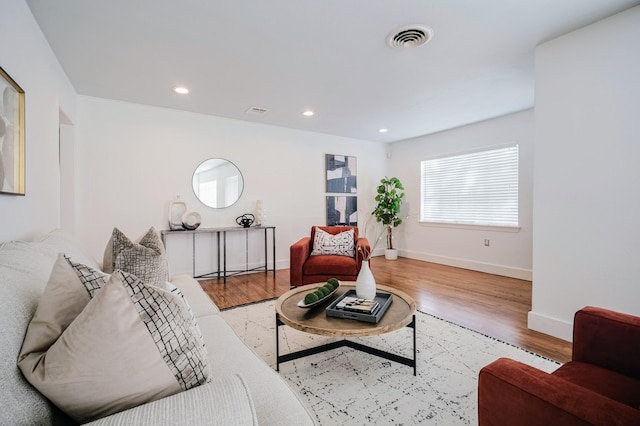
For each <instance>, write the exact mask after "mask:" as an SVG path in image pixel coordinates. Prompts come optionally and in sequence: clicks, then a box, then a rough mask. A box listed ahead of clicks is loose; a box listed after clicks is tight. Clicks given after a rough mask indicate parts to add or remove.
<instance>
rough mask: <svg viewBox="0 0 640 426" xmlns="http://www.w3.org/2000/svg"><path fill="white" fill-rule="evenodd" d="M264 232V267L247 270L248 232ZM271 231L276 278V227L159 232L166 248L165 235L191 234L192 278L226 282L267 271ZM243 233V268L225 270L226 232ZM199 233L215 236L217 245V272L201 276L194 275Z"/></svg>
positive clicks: (274, 275) (274, 274)
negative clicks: (211, 278) (241, 276)
mask: <svg viewBox="0 0 640 426" xmlns="http://www.w3.org/2000/svg"><path fill="white" fill-rule="evenodd" d="M259 229H262V230H264V265H261V266H257V267H255V268H249V231H253V230H259ZM269 229H270V230H271V237H272V240H271V241H272V243H271V244H272V261H273V278H275V277H276V227H275V226H251V227H249V228H242V227H224V228H199V229H196V230H193V231H188V230H175V231H167V230H164V231H162V232H161V236H162V241H163V243H164V244H165V246H166V241H165V235H167V234H174V233H175V234H192V251H191V262H192V268H193V273H192V276H193V278H207V277H211V276H214V275H215V276H217V277H218V279H220V277H222V279H223V281H224V282H225V283H226V282H227V277H231V276H233V275H238V274H242V273H246V272H252V271H265V272H267V271H269V256H268V252H269V251H268V238H267V230H269ZM238 231H245V268H244V269H240V270H227V232H238ZM201 233H209V234H213V233H215V234H216V241H217V245H218V249H217V270H216V271H213V272H208V273H205V274H201V275H196V234H201ZM220 234H222V270H220Z"/></svg>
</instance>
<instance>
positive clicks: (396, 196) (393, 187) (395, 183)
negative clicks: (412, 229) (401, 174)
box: [371, 176, 404, 249]
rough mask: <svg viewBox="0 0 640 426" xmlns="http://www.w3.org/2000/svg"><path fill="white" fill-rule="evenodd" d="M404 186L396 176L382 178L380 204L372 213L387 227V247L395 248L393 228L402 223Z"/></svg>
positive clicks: (378, 200) (379, 189)
mask: <svg viewBox="0 0 640 426" xmlns="http://www.w3.org/2000/svg"><path fill="white" fill-rule="evenodd" d="M400 191H404V187H403V186H402V183H401V182H400V180H399V179H398V178H396V177H392V178H388V177H386V176H385V177H384V179H380V185H379V186H378V188H377V192H378V194H377V195H376V201H377V202H378V205H377V206H376V208H375V209H374V210H373V212H372V213H371V214H372V215H374V216H375V217H376V220H377V221H378V222H381V223H382V225H384V226H385V227H386V228H387V248H388V249H392V248H393V234H392V231H393V228H395V227H396V226H398V225H400V224H401V223H402V219H401V218H400V205H401V204H402V201H403V199H404V192H400Z"/></svg>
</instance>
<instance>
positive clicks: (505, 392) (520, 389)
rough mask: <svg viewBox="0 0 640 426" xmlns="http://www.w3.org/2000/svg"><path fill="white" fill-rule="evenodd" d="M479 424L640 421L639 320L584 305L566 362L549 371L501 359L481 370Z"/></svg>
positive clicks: (496, 425)
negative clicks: (571, 351)
mask: <svg viewBox="0 0 640 426" xmlns="http://www.w3.org/2000/svg"><path fill="white" fill-rule="evenodd" d="M478 421H479V425H480V426H489V425H491V426H499V425H519V426H523V425H524V426H526V425H554V426H555V425H607V426H611V425H640V318H639V317H636V316H633V315H627V314H622V313H617V312H613V311H609V310H606V309H602V308H595V307H586V308H584V309H581V310H580V311H578V312H577V313H576V315H575V318H574V323H573V355H572V359H571V361H570V362H568V363H566V364H564V365H563V366H562V367H560V368H558V369H557V370H556V371H554V372H553V373H551V374H547V373H545V372H542V371H540V370H538V369H536V368H533V367H530V366H528V365H525V364H522V363H519V362H517V361H513V360H510V359H506V358H501V359H499V360H497V361H495V362H493V363H491V364H489V365H487V366H485V367H484V368H483V369H482V370H480V376H479V381H478Z"/></svg>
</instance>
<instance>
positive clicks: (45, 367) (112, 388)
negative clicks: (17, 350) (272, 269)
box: [18, 270, 211, 423]
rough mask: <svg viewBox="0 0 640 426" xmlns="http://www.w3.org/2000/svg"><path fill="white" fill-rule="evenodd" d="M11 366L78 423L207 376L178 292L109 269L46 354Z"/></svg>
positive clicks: (191, 384)
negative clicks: (105, 277)
mask: <svg viewBox="0 0 640 426" xmlns="http://www.w3.org/2000/svg"><path fill="white" fill-rule="evenodd" d="M36 355H38V356H31V357H26V358H24V359H22V360H21V361H20V362H19V363H18V366H19V367H20V369H21V371H22V373H23V374H24V376H25V377H26V378H27V380H29V381H30V382H31V384H32V385H33V386H35V387H36V388H37V389H38V390H39V391H40V392H41V393H42V394H43V395H45V396H46V397H47V398H49V399H50V400H51V401H52V402H53V403H54V404H55V405H57V406H58V407H59V408H60V409H61V410H62V411H64V412H66V413H67V414H68V415H69V416H71V417H72V418H73V419H75V420H76V421H78V422H81V423H84V422H88V421H91V420H95V419H98V418H101V417H104V416H107V415H109V414H112V413H115V412H118V411H122V410H125V409H128V408H131V407H134V406H137V405H140V404H143V403H146V402H149V401H154V400H157V399H160V398H164V397H166V396H169V395H173V394H175V393H178V392H180V391H183V390H186V389H190V388H192V387H194V386H198V385H200V384H203V383H205V382H207V381H209V378H210V376H211V370H210V367H209V364H208V361H207V353H206V348H205V347H204V345H203V343H202V339H201V337H200V335H199V331H198V330H197V329H196V327H195V326H194V321H193V318H192V317H191V315H190V313H189V310H188V308H187V306H186V305H185V303H184V302H183V299H182V297H181V295H179V294H176V293H175V292H172V291H170V290H167V289H164V288H161V287H156V286H152V285H148V284H146V283H144V282H143V281H142V280H140V279H138V278H136V277H135V276H133V275H131V274H127V273H126V272H122V271H119V270H117V271H115V272H114V273H113V274H112V275H111V277H110V278H109V280H108V282H107V283H106V284H104V285H103V286H102V288H101V289H100V290H98V291H96V292H95V294H94V297H93V298H92V299H91V300H90V301H89V303H88V304H87V305H86V306H85V308H84V309H83V310H82V312H80V314H78V316H77V317H76V318H75V320H73V321H72V322H71V324H69V326H68V327H67V328H66V329H65V330H64V331H63V333H62V334H61V335H60V337H59V338H58V340H57V341H55V342H54V343H53V344H52V345H51V346H50V347H49V348H48V349H47V350H46V352H43V353H40V354H36Z"/></svg>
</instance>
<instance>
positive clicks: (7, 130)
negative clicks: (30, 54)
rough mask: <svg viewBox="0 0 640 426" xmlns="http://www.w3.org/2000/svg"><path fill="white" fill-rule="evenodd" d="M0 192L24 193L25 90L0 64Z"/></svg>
mask: <svg viewBox="0 0 640 426" xmlns="http://www.w3.org/2000/svg"><path fill="white" fill-rule="evenodd" d="M0 94H1V95H2V99H1V102H0V193H3V194H14V195H24V194H25V190H24V186H25V185H24V181H25V170H24V168H25V158H24V157H25V146H24V143H25V142H24V114H25V109H24V90H22V89H21V88H20V86H18V84H17V83H16V82H15V81H13V79H12V78H11V77H10V76H9V74H7V73H6V72H5V71H4V70H3V69H2V68H0Z"/></svg>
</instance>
